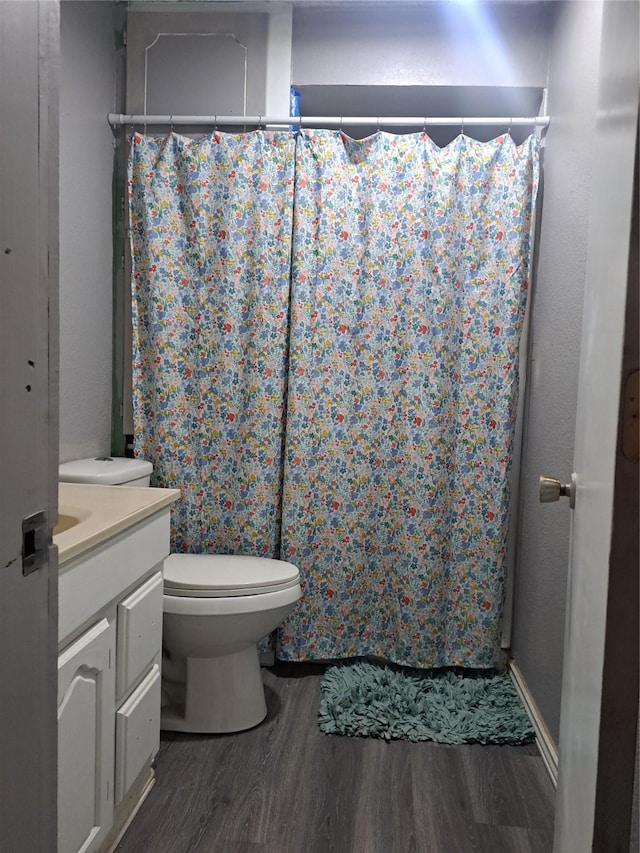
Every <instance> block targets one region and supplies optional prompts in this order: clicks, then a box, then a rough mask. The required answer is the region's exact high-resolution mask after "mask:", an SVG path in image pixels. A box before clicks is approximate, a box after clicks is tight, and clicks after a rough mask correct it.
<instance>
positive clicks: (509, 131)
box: [507, 116, 513, 136]
mask: <svg viewBox="0 0 640 853" xmlns="http://www.w3.org/2000/svg"><path fill="white" fill-rule="evenodd" d="M512 124H513V116H510V117H509V128H508V130H507V133H508V134H509V136H511V125H512Z"/></svg>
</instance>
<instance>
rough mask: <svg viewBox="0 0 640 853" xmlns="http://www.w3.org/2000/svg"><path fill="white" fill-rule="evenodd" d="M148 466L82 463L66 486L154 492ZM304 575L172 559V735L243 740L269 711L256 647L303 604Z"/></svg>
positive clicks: (64, 476)
mask: <svg viewBox="0 0 640 853" xmlns="http://www.w3.org/2000/svg"><path fill="white" fill-rule="evenodd" d="M151 470H152V466H151V464H150V463H149V462H146V461H144V460H141V459H119V458H110V457H107V458H100V459H80V460H76V461H74V462H69V463H64V464H62V465H60V469H59V479H60V481H61V482H75V483H102V484H106V485H122V486H148V485H149V475H150V473H151ZM301 595H302V591H301V589H300V575H299V572H298V569H297V568H296V567H295V566H294V565H292V564H291V563H287V562H285V561H283V560H271V559H267V558H265V557H243V556H236V555H226V556H223V555H213V554H172V555H171V556H169V557H168V558H167V559H166V560H165V563H164V595H163V629H162V640H163V656H162V658H163V659H162V713H161V720H160V727H161V728H162V729H165V730H172V731H182V732H194V733H195V732H199V733H211V734H214V733H224V732H237V731H242V730H244V729H249V728H252V727H253V726H256V725H257V724H258V723H259V722H261V720H263V719H264V717H265V716H266V713H267V706H266V702H265V697H264V687H263V685H262V677H261V674H260V661H259V657H258V649H257V646H256V644H257V642H258V640H260V639H261V638H262V637H264V636H265V635H266V634H269V633H270V632H271V631H273V630H274V629H275V628H277V626H278V625H279V624H280V623H281V622H282V621H283V619H284V618H285V617H286V616H287V614H288V613H289V612H290V611H291V610H292V609H293V607H294V605H295V603H296V602H297V601H298V599H299V598H300V597H301Z"/></svg>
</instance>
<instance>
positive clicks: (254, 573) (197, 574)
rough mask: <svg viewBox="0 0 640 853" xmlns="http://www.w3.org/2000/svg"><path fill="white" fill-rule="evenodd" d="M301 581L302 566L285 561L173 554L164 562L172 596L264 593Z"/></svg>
mask: <svg viewBox="0 0 640 853" xmlns="http://www.w3.org/2000/svg"><path fill="white" fill-rule="evenodd" d="M299 582H300V574H299V572H298V569H297V568H296V567H295V566H294V565H293V564H292V563H286V562H285V561H284V560H270V559H267V558H266V557H240V556H235V555H230V554H226V555H220V554H171V556H169V557H167V559H166V560H165V561H164V588H165V592H166V593H167V594H168V595H184V596H189V597H192V598H222V597H225V596H238V595H260V594H264V593H267V592H276V591H278V590H282V589H289V588H290V587H292V586H295V585H296V584H297V583H299Z"/></svg>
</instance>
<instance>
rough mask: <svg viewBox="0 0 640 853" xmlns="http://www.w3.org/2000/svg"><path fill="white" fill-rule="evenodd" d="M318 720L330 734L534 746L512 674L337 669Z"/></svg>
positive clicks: (365, 666)
mask: <svg viewBox="0 0 640 853" xmlns="http://www.w3.org/2000/svg"><path fill="white" fill-rule="evenodd" d="M322 694H323V695H322V701H321V703H320V710H319V713H318V722H319V725H320V729H321V730H322V731H323V732H326V733H327V734H339V735H348V736H350V737H353V736H359V737H375V738H384V739H385V740H392V739H402V740H411V741H421V740H431V741H435V742H436V743H449V744H456V743H509V744H521V743H530V742H531V741H532V740H533V739H534V731H533V727H532V725H531V722H530V720H529V717H528V716H527V712H526V711H525V709H524V706H523V705H522V702H521V701H520V698H519V696H518V694H517V692H516V689H515V687H514V686H513V683H512V681H511V679H510V678H509V676H508V674H507V673H504V674H500V675H490V676H486V675H476V674H475V673H474V674H471V675H461V674H459V673H457V672H451V671H447V672H443V673H439V674H436V675H434V674H432V673H424V674H423V673H420V672H417V673H416V671H415V670H412V671H411V673H405V672H400V671H396V670H394V669H390V668H388V667H382V666H375V665H374V664H369V663H356V664H350V665H343V666H334V667H331V669H328V670H327V672H326V673H325V676H324V678H323V680H322Z"/></svg>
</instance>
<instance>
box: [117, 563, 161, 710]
mask: <svg viewBox="0 0 640 853" xmlns="http://www.w3.org/2000/svg"><path fill="white" fill-rule="evenodd" d="M161 649H162V574H161V573H160V572H158V573H157V574H155V575H153V576H152V577H151V578H149V580H148V581H146V582H145V583H143V584H142V586H139V587H138V589H136V590H135V591H134V592H132V593H131V595H130V596H128V598H125V599H124V601H122V602H121V603H120V604H119V605H118V647H117V661H118V666H117V687H116V689H117V696H118V698H119V699H120V698H122V697H123V696H124V695H125V694H126V693H127V691H128V690H130V689H131V687H132V686H133V685H134V684H135V683H136V681H137V680H138V679H139V678H140V676H141V675H142V673H143V672H144V670H145V669H146V668H147V667H148V666H149V664H150V663H151V662H152V661H153V659H154V658H155V657H156V655H158V654H159V653H160V651H161Z"/></svg>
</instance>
